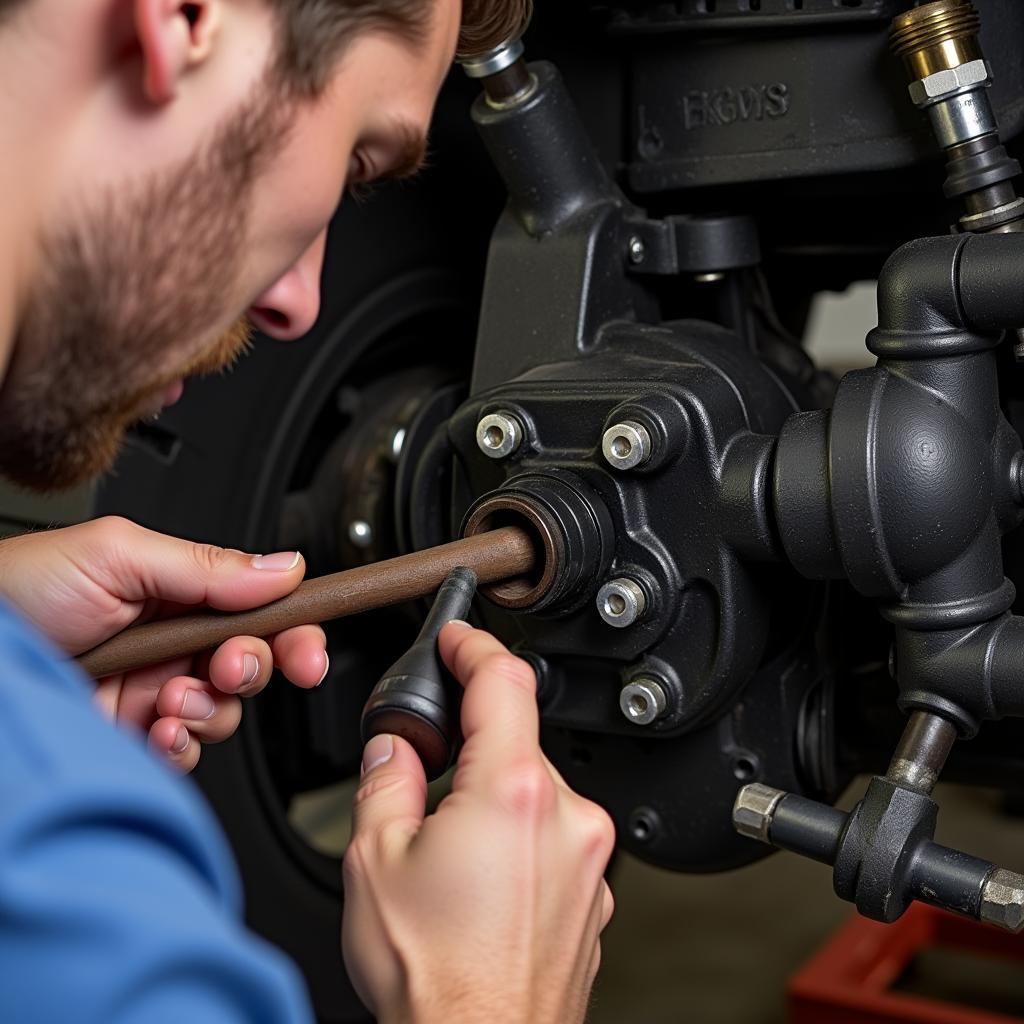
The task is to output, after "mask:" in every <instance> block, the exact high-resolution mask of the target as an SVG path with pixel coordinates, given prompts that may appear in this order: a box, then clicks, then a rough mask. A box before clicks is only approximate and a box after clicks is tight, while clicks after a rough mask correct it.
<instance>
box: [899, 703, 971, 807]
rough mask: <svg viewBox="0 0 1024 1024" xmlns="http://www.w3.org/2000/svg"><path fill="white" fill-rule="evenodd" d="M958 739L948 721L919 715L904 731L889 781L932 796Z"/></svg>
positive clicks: (916, 713) (926, 713) (927, 715)
mask: <svg viewBox="0 0 1024 1024" xmlns="http://www.w3.org/2000/svg"><path fill="white" fill-rule="evenodd" d="M956 736H957V733H956V726H955V725H953V724H952V723H951V722H948V721H946V719H945V718H940V717H939V716H938V715H932V714H929V713H928V712H927V711H915V712H914V713H913V714H912V715H911V716H910V720H909V721H908V722H907V724H906V727H905V728H904V730H903V735H902V736H901V737H900V742H899V745H898V746H897V747H896V752H895V753H894V754H893V756H892V761H891V762H890V764H889V771H888V772H887V773H886V777H887V778H888V779H889V781H890V782H894V783H896V785H897V786H906V788H907V789H913V790H916V791H917V792H918V793H924V794H925V796H930V795H931V791H932V790H933V789H934V788H935V783H936V782H938V781H939V775H940V774H941V772H942V769H943V768H944V767H945V764H946V758H948V757H949V752H950V751H951V750H952V749H953V744H954V743H955V742H956Z"/></svg>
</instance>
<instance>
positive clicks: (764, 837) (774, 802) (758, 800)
mask: <svg viewBox="0 0 1024 1024" xmlns="http://www.w3.org/2000/svg"><path fill="white" fill-rule="evenodd" d="M785 795H786V794H785V792H784V791H783V790H781V789H773V788H772V787H771V786H764V785H762V784H761V783H760V782H751V783H750V784H749V785H746V786H744V787H743V788H742V789H741V790H740V791H739V793H737V794H736V802H735V803H734V804H733V805H732V827H733V828H734V829H736V831H737V832H739V834H740V835H741V836H747V837H748V838H749V839H757V840H759V841H760V842H762V843H769V842H771V840H770V839H769V838H768V833H769V830H770V828H771V824H772V816H773V815H774V814H775V808H776V807H778V805H779V801H780V800H781V799H782V798H783V797H784V796H785Z"/></svg>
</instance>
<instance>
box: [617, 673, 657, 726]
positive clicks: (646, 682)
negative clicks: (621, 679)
mask: <svg viewBox="0 0 1024 1024" xmlns="http://www.w3.org/2000/svg"><path fill="white" fill-rule="evenodd" d="M667 705H668V701H667V700H666V699H665V691H664V690H663V689H662V687H661V684H660V683H658V682H657V681H656V680H654V679H634V680H633V681H632V682H630V683H627V684H626V685H625V686H624V687H623V688H622V692H621V693H620V694H619V707H620V708H621V709H622V713H623V714H624V715H625V716H626V718H628V719H629V721H631V722H632V723H633V724H634V725H650V724H651V723H652V722H655V721H657V720H658V719H659V718H661V716H662V715H663V714H664V713H665V708H666V707H667Z"/></svg>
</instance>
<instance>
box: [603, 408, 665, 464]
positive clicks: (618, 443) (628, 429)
mask: <svg viewBox="0 0 1024 1024" xmlns="http://www.w3.org/2000/svg"><path fill="white" fill-rule="evenodd" d="M653 447H654V446H653V444H652V443H651V435H650V434H649V433H648V432H647V428H646V427H645V426H644V425H643V424H642V423H637V422H636V421H635V420H626V421H625V422H623V423H616V424H615V425H614V426H611V427H609V428H608V429H607V430H606V431H605V432H604V437H603V438H602V439H601V451H602V453H603V454H604V457H605V459H606V461H607V462H608V465H610V466H611V467H612V468H613V469H620V470H627V469H635V468H636V467H637V466H642V465H643V464H644V463H645V462H647V460H648V459H650V457H651V454H652V452H653Z"/></svg>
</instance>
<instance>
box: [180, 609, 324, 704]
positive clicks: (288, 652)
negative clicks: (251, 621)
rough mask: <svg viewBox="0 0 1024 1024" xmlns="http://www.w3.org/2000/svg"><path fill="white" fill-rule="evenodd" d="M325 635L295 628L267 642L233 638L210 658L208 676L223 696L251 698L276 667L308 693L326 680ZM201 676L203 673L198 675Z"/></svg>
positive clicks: (317, 629) (316, 630)
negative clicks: (224, 694)
mask: <svg viewBox="0 0 1024 1024" xmlns="http://www.w3.org/2000/svg"><path fill="white" fill-rule="evenodd" d="M326 647H327V635H326V634H325V633H324V631H323V630H322V629H321V628H320V627H319V626H298V627H296V628H295V629H288V630H285V631H284V632H283V633H279V634H278V635H277V636H275V637H274V638H273V639H272V640H271V641H270V642H269V643H268V642H267V641H266V640H261V639H259V638H258V637H253V636H236V637H233V638H232V639H231V640H228V641H226V642H225V643H223V644H221V646H220V647H219V648H218V649H217V651H216V652H215V653H214V655H213V656H212V657H211V658H210V664H209V673H208V674H209V677H210V680H211V682H212V683H213V684H214V685H215V686H216V687H217V689H219V690H221V691H222V692H223V693H234V694H237V695H238V696H239V697H254V696H255V695H256V694H257V693H259V692H260V691H261V690H262V689H263V688H264V687H265V686H266V685H267V683H268V682H269V681H270V677H271V675H272V674H273V671H274V666H275V665H276V666H277V667H278V668H279V669H280V670H281V671H282V672H283V673H284V674H285V676H287V678H288V679H290V680H291V681H292V682H293V683H295V685H296V686H301V687H302V688H303V689H306V690H311V689H313V688H314V687H316V686H319V685H320V683H321V682H323V680H324V679H325V678H326V677H327V672H328V670H329V668H330V660H329V659H328V657H327V650H326ZM198 674H199V675H202V674H203V673H202V672H200V673H198Z"/></svg>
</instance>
